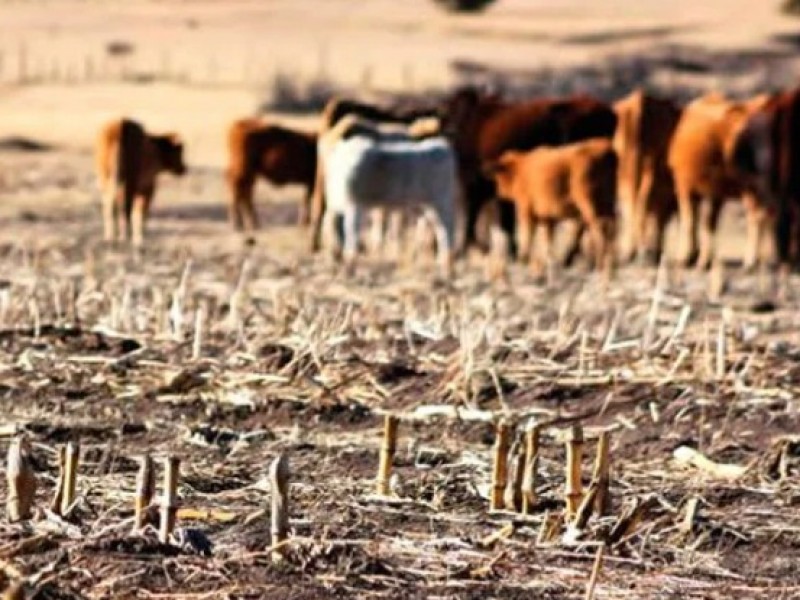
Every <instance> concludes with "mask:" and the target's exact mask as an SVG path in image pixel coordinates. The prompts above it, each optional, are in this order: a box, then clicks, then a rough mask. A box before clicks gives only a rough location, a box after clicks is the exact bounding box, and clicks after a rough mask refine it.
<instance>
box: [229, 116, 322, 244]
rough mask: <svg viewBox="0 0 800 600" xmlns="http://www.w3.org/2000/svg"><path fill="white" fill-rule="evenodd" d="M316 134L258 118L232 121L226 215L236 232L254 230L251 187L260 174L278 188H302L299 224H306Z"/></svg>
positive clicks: (314, 169)
mask: <svg viewBox="0 0 800 600" xmlns="http://www.w3.org/2000/svg"><path fill="white" fill-rule="evenodd" d="M316 142H317V140H316V135H315V134H312V133H307V132H304V131H295V130H293V129H288V128H286V127H281V126H279V125H272V124H268V123H264V122H262V121H260V120H257V119H241V120H238V121H235V122H234V123H233V124H232V125H231V126H230V129H229V130H228V172H227V176H228V185H229V186H230V204H229V207H228V214H229V217H230V221H231V224H232V225H233V227H234V228H235V229H242V228H244V229H245V230H248V231H253V230H254V229H256V228H257V227H258V216H257V214H256V210H255V206H254V204H253V188H254V187H255V182H256V178H257V177H258V176H259V175H260V176H262V177H263V178H264V179H266V180H267V181H269V182H270V183H272V184H274V185H278V186H282V185H288V184H299V185H302V186H305V188H306V192H305V198H304V200H303V203H302V204H301V205H300V211H299V216H298V221H299V223H300V224H301V225H307V224H308V221H309V211H310V204H311V194H312V192H313V190H314V176H315V173H316V169H317V144H316Z"/></svg>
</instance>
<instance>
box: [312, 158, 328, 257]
mask: <svg viewBox="0 0 800 600" xmlns="http://www.w3.org/2000/svg"><path fill="white" fill-rule="evenodd" d="M322 162H323V161H322V157H321V156H320V157H318V158H317V172H316V176H315V178H314V191H313V194H312V196H311V239H310V244H309V246H310V250H311V252H319V249H320V247H321V245H322V221H323V219H324V218H325V171H324V170H323V167H322Z"/></svg>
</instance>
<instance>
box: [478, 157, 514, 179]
mask: <svg viewBox="0 0 800 600" xmlns="http://www.w3.org/2000/svg"><path fill="white" fill-rule="evenodd" d="M511 163H512V160H511V157H509V156H506V155H503V156H501V157H500V158H498V159H495V160H492V161H486V162H484V163H483V165H481V172H482V173H483V174H484V176H486V177H495V176H496V175H502V174H503V173H508V171H510V170H511Z"/></svg>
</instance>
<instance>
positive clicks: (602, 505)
mask: <svg viewBox="0 0 800 600" xmlns="http://www.w3.org/2000/svg"><path fill="white" fill-rule="evenodd" d="M610 440H611V433H610V432H609V431H603V432H602V433H601V434H600V439H599V440H598V442H597V458H596V460H595V463H594V474H593V476H592V481H593V482H594V483H596V484H597V494H596V496H595V498H594V511H595V513H596V514H597V515H599V516H601V517H602V516H605V515H607V514H609V512H610V510H611V495H610V493H609V480H610V475H609V471H610V467H611V453H610Z"/></svg>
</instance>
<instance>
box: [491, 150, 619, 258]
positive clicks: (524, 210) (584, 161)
mask: <svg viewBox="0 0 800 600" xmlns="http://www.w3.org/2000/svg"><path fill="white" fill-rule="evenodd" d="M486 171H487V172H488V173H490V174H491V175H493V177H494V180H495V183H496V185H497V191H498V194H499V196H500V197H501V198H503V199H507V200H510V201H512V202H513V205H514V208H515V212H516V218H517V235H518V239H517V244H518V248H519V253H520V257H527V258H528V259H529V261H530V264H531V267H532V268H534V269H536V270H538V269H539V267H540V266H541V265H540V264H539V263H538V261H537V259H536V257H535V252H533V251H532V242H533V232H534V228H535V227H536V226H537V225H539V224H541V225H544V228H543V231H544V233H545V238H544V245H545V253H546V257H547V260H548V261H549V260H551V254H552V236H553V229H554V227H555V224H556V223H557V222H558V221H561V220H563V219H572V218H578V219H580V221H581V229H583V228H584V227H585V228H588V230H589V234H590V236H591V239H592V243H593V250H594V256H595V263H596V266H597V267H598V268H599V267H600V266H602V265H603V264H604V262H605V261H606V260H608V259H610V258H611V256H612V255H613V252H612V247H611V244H610V242H611V238H612V235H613V222H614V210H615V201H616V193H617V157H616V154H615V153H614V150H613V148H612V146H611V141H610V140H608V139H605V138H596V139H590V140H586V141H583V142H577V143H574V144H568V145H565V146H559V147H542V148H537V149H536V150H532V151H530V152H518V151H508V152H506V153H504V154H503V155H502V156H501V157H500V159H499V160H497V161H496V162H495V163H492V164H489V165H488V167H487V169H486ZM579 242H580V235H577V236H576V238H575V241H574V242H573V244H572V247H571V248H570V249H569V251H568V253H567V256H566V260H565V263H566V264H569V263H570V262H572V260H573V259H574V257H575V255H576V253H577V251H578V250H579V247H580V244H579Z"/></svg>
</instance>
